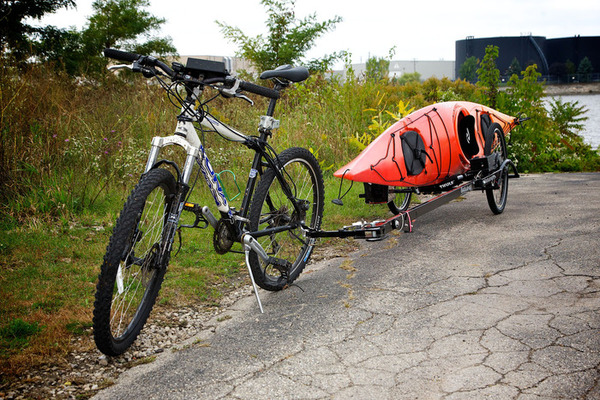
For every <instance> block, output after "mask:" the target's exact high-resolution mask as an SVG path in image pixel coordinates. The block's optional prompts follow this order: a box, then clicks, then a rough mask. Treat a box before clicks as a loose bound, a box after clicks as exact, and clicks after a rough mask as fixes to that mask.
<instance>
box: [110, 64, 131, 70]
mask: <svg viewBox="0 0 600 400" xmlns="http://www.w3.org/2000/svg"><path fill="white" fill-rule="evenodd" d="M107 69H108V70H109V71H116V70H118V69H129V70H133V64H118V65H111V66H109V67H107Z"/></svg>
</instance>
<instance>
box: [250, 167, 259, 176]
mask: <svg viewBox="0 0 600 400" xmlns="http://www.w3.org/2000/svg"><path fill="white" fill-rule="evenodd" d="M256 175H258V171H257V170H256V169H254V168H252V169H250V178H256Z"/></svg>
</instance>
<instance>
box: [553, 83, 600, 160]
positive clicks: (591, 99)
mask: <svg viewBox="0 0 600 400" xmlns="http://www.w3.org/2000/svg"><path fill="white" fill-rule="evenodd" d="M553 97H560V98H561V99H562V101H570V102H575V101H578V102H579V105H580V106H585V108H586V109H587V112H586V113H585V114H584V116H585V117H587V118H588V119H587V121H585V122H584V124H585V129H584V130H583V131H581V132H579V134H580V135H581V136H583V138H584V140H585V142H586V143H589V144H591V145H592V148H594V149H597V148H598V146H600V94H570V95H561V96H553Z"/></svg>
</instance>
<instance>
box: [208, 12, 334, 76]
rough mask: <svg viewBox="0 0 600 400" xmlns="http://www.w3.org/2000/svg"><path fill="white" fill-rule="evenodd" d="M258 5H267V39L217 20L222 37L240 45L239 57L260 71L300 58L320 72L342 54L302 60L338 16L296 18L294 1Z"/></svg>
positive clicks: (295, 61) (331, 26) (300, 60)
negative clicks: (322, 19) (322, 18)
mask: <svg viewBox="0 0 600 400" xmlns="http://www.w3.org/2000/svg"><path fill="white" fill-rule="evenodd" d="M261 4H263V5H264V6H265V7H266V8H267V15H268V18H267V21H266V25H267V27H268V29H269V33H268V35H267V36H266V38H265V37H263V36H262V35H258V36H256V37H249V36H247V35H246V34H244V32H242V31H241V30H240V29H239V28H237V27H232V26H230V25H227V24H225V23H224V22H220V21H216V22H217V24H218V25H219V26H220V27H221V32H223V35H224V36H225V38H226V39H228V40H229V41H231V42H233V43H235V44H236V45H238V46H239V50H238V52H237V54H238V56H240V57H243V58H246V59H248V60H250V62H252V64H253V65H254V66H255V67H256V68H257V69H258V70H259V71H265V70H269V69H273V68H276V67H278V66H280V65H283V64H295V63H299V62H302V61H304V63H307V64H308V67H309V69H311V70H321V71H323V70H326V69H328V68H329V67H330V66H331V64H333V62H335V61H336V60H338V59H340V58H341V57H343V55H344V53H343V52H340V53H333V54H330V55H326V56H324V57H322V58H320V59H314V60H310V61H306V60H302V59H303V58H304V57H305V55H306V53H307V52H308V51H309V50H310V49H311V48H312V47H313V46H314V44H315V41H316V40H317V39H318V38H319V37H321V36H322V35H323V34H325V33H326V32H328V31H330V30H333V29H334V28H335V25H336V24H337V23H339V22H341V21H342V18H341V17H338V16H336V17H334V18H332V19H329V20H327V21H323V22H317V17H316V14H312V15H309V16H308V17H305V18H303V19H297V18H296V13H295V11H294V6H295V1H294V0H262V1H261Z"/></svg>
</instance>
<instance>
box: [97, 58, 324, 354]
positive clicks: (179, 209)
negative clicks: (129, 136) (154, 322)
mask: <svg viewBox="0 0 600 400" xmlns="http://www.w3.org/2000/svg"><path fill="white" fill-rule="evenodd" d="M104 55H105V56H106V57H110V58H113V59H115V60H119V61H124V62H127V63H128V64H121V65H113V66H111V67H109V69H111V70H118V69H129V70H131V71H133V72H139V73H141V74H142V75H143V76H144V77H146V78H153V79H155V80H156V81H157V82H158V83H159V84H160V85H161V87H162V88H163V89H164V90H165V91H166V92H167V95H168V96H169V99H170V100H171V102H172V103H174V104H175V105H176V106H177V107H178V108H180V110H181V112H180V113H179V115H178V116H177V121H175V122H176V128H175V132H174V134H173V135H170V136H166V137H163V136H156V137H154V138H153V139H152V143H151V148H150V151H149V155H148V159H147V161H146V166H145V170H144V172H143V174H142V175H141V177H140V179H139V182H138V183H137V185H136V186H135V188H134V189H133V191H132V192H131V194H130V195H129V197H128V198H127V200H126V202H125V204H124V206H123V209H122V211H121V213H120V215H119V217H118V218H117V221H116V224H115V226H114V229H113V233H112V236H111V238H110V241H109V244H108V247H107V249H106V254H105V256H104V259H103V263H102V266H101V271H100V275H99V279H98V284H97V287H96V296H95V302H94V317H93V326H94V340H95V342H96V345H97V347H98V349H99V350H100V351H101V352H103V353H104V354H107V355H111V356H112V355H119V354H122V353H123V352H125V351H126V350H127V349H128V348H129V346H130V345H131V344H132V343H133V342H134V341H135V339H136V338H137V336H138V334H139V333H140V331H141V329H142V327H143V326H144V324H145V322H146V320H147V319H148V316H149V314H150V311H151V310H152V308H153V306H154V303H155V300H156V297H157V295H158V292H159V290H160V287H161V284H162V282H163V279H164V276H165V273H166V271H167V266H168V265H169V260H170V257H171V251H172V249H173V244H174V239H175V237H176V234H177V232H178V229H179V228H180V227H182V226H185V227H190V228H207V227H209V226H210V227H212V228H213V229H214V235H213V243H214V248H215V251H216V252H217V253H219V254H225V253H227V252H229V251H232V246H233V245H234V243H241V245H242V247H243V249H244V251H243V253H244V255H245V261H246V265H247V267H248V271H249V275H250V278H251V281H252V285H253V287H254V291H255V294H256V297H257V300H258V303H259V306H260V307H261V311H262V305H261V304H260V298H259V297H258V292H257V285H258V286H260V287H261V288H263V289H266V290H269V291H277V290H281V289H283V288H284V287H286V286H287V285H289V284H290V283H292V282H293V281H294V280H295V279H296V278H297V277H298V275H299V274H300V273H301V272H302V270H303V268H304V267H305V265H306V263H307V262H308V261H309V259H310V256H311V254H312V250H313V247H314V245H315V240H316V238H314V237H310V236H309V235H307V232H308V231H316V230H319V228H320V225H321V219H322V215H323V202H324V200H323V198H324V188H323V176H322V172H321V169H320V167H319V163H318V162H317V160H316V159H315V157H314V156H313V154H312V153H311V152H310V151H308V150H306V149H304V148H300V147H292V148H288V149H286V150H284V151H282V152H281V153H279V154H278V153H277V152H276V151H275V150H274V149H273V148H272V147H271V146H270V145H269V143H268V141H269V138H270V137H271V136H272V135H273V130H274V129H276V128H278V127H279V124H280V123H279V121H278V120H276V119H275V118H274V117H273V115H274V112H275V106H276V103H277V100H278V99H279V98H280V95H281V92H282V91H283V90H284V89H285V88H287V87H289V86H290V85H291V84H293V83H297V82H301V81H303V80H305V79H306V78H308V76H309V73H308V70H307V69H306V68H304V67H292V66H290V65H284V66H281V67H278V68H276V69H274V70H270V71H266V72H264V73H262V75H261V79H268V80H271V81H273V87H272V88H271V87H265V86H260V85H257V84H254V83H251V82H247V81H244V80H241V79H238V78H237V77H235V76H232V75H231V74H230V73H229V71H228V70H227V69H226V67H225V63H223V62H216V61H208V60H201V59H195V58H190V59H188V60H187V62H186V65H183V64H181V63H178V62H174V63H172V65H171V66H169V65H167V64H165V63H164V62H162V61H160V60H158V59H157V58H155V57H153V56H145V55H140V54H135V53H130V52H125V51H120V50H115V49H106V50H105V51H104ZM205 91H210V92H211V94H212V93H216V94H214V95H212V96H206V97H207V98H205V96H203V94H204V93H205ZM245 92H249V93H253V94H256V95H260V96H264V97H266V98H268V99H269V105H268V109H267V112H266V115H264V116H262V117H261V118H260V121H259V127H258V134H256V135H247V134H244V133H242V132H240V131H238V130H236V129H234V128H233V127H230V126H228V125H226V124H225V123H223V122H221V121H219V120H218V119H217V118H215V116H214V115H213V114H211V113H210V109H209V103H210V102H211V101H213V100H215V99H216V98H217V97H224V98H228V99H235V98H239V99H243V100H246V101H248V102H250V103H252V100H250V99H249V98H248V97H247V96H246V95H245V94H244V93H245ZM199 133H200V135H199ZM210 134H212V135H219V136H221V137H222V138H223V139H225V140H229V141H232V142H237V143H239V144H241V145H244V146H245V147H246V148H248V149H249V150H251V151H254V158H253V161H252V164H251V165H250V168H249V171H248V178H247V183H246V186H245V189H244V194H243V198H242V200H241V206H240V208H239V210H236V209H235V208H233V207H231V206H230V204H229V201H228V198H227V196H226V195H225V192H224V189H223V187H222V185H221V183H220V180H219V178H218V176H217V174H216V173H215V172H214V170H213V167H212V165H211V163H210V161H209V158H208V156H207V154H206V151H205V148H204V143H203V141H202V140H201V137H202V138H204V135H210ZM167 146H176V147H177V148H180V149H181V150H183V151H184V152H185V162H184V163H183V165H179V164H178V163H177V162H176V161H173V160H166V159H159V155H160V154H161V150H163V149H164V148H165V147H167ZM194 169H196V175H195V176H196V179H197V178H198V176H199V175H200V174H201V175H202V176H203V178H204V181H205V182H206V185H207V187H208V188H209V190H210V193H211V194H212V196H213V198H214V201H215V206H216V208H217V210H218V214H217V215H218V217H217V216H215V214H213V213H212V211H211V210H210V208H209V207H208V206H206V205H204V206H202V205H199V204H194V203H191V202H190V201H189V198H190V195H191V193H192V191H193V188H194V183H195V180H194V179H192V177H193V174H194ZM172 171H174V172H172ZM184 212H186V213H192V214H194V216H195V222H194V224H193V225H182V224H181V222H180V217H181V215H182V213H184Z"/></svg>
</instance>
